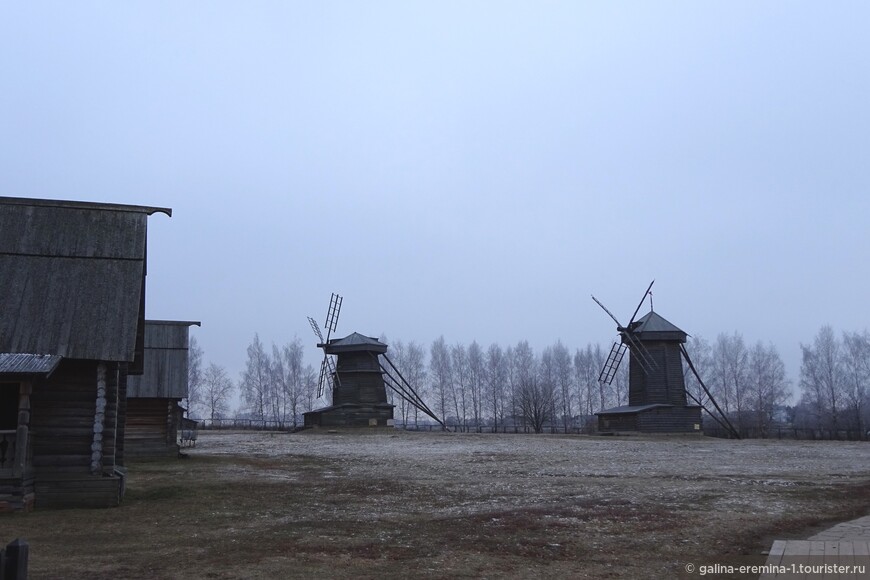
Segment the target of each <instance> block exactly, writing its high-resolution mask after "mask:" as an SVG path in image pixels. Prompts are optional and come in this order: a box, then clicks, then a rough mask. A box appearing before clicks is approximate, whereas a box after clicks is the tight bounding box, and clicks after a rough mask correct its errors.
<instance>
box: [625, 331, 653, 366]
mask: <svg viewBox="0 0 870 580" xmlns="http://www.w3.org/2000/svg"><path fill="white" fill-rule="evenodd" d="M621 334H622V336H623V337H625V340H626V342H628V345H629V349H631V354H632V356H633V357H634V358H635V359H636V360H637V362H639V363H640V368H641V369H643V372H644V373H645V374H650V373H651V372H653V371H654V370H655V369H657V368H658V364H656V361H655V359H654V358H653V357H652V355H651V354H650V353H649V350H647V348H646V347H645V346H644V345H643V343H641V341H639V340H638V339H637V338H635V336H634V335H633V334H632V333H631V332H629V331H627V332H623V333H621Z"/></svg>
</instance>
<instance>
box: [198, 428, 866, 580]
mask: <svg viewBox="0 0 870 580" xmlns="http://www.w3.org/2000/svg"><path fill="white" fill-rule="evenodd" d="M192 453H193V454H194V455H204V456H205V455H207V456H212V457H226V458H227V462H226V464H225V465H224V466H223V467H222V468H221V470H222V471H221V473H222V475H221V477H225V478H227V479H228V480H237V479H244V480H250V479H261V480H264V481H265V480H272V481H284V482H287V483H288V484H289V485H290V486H291V489H292V486H293V485H294V484H297V485H298V486H299V489H300V493H305V494H307V495H306V497H307V498H308V501H307V503H306V509H307V511H308V513H307V515H306V517H315V518H317V519H318V520H319V521H321V522H323V525H322V526H321V528H322V529H321V532H322V533H320V534H319V538H320V541H322V542H324V543H325V544H330V543H335V542H338V543H341V542H342V541H344V540H342V538H343V534H342V533H341V532H337V533H333V531H335V530H338V529H340V528H341V527H342V526H343V523H344V522H347V521H348V520H352V521H362V522H370V523H371V525H372V526H373V527H377V528H379V530H380V531H378V532H377V533H375V531H374V529H373V535H372V540H373V541H374V542H376V543H381V544H383V547H384V549H385V550H386V549H387V548H388V547H389V546H390V545H393V546H396V545H398V546H409V547H413V548H414V549H420V547H421V546H424V545H426V546H432V545H438V544H439V543H441V542H444V541H445V537H447V538H454V539H455V540H456V541H458V542H459V545H456V546H453V547H451V548H450V549H447V548H443V549H444V550H446V553H444V554H442V557H432V558H423V559H422V560H421V561H425V562H426V564H425V565H423V568H425V569H427V570H429V569H431V570H430V571H431V572H434V571H435V570H438V569H441V568H439V567H444V569H443V570H442V571H449V572H450V573H451V574H453V573H456V574H460V575H462V574H465V573H470V574H471V575H476V574H478V573H480V574H483V575H486V574H487V573H488V572H487V571H488V570H490V571H492V570H500V571H501V572H506V571H508V570H514V569H516V570H522V569H526V568H524V567H525V566H528V565H530V564H529V562H535V561H539V564H543V563H544V562H546V566H547V567H548V568H549V569H550V571H551V572H552V573H554V574H569V575H572V574H573V575H580V576H583V575H584V574H587V573H590V574H591V572H592V571H595V574H591V576H590V577H596V574H605V573H606V574H612V575H615V576H623V575H625V576H632V575H634V574H638V573H642V574H646V575H647V576H651V577H659V575H661V577H665V576H667V575H668V574H670V573H672V572H673V571H675V570H679V563H680V562H688V561H689V560H692V559H694V560H695V561H697V559H698V558H706V559H707V560H709V561H710V562H715V561H721V559H722V558H731V559H733V558H735V557H741V556H740V555H752V554H754V555H755V557H756V558H755V560H753V561H756V560H758V559H759V558H762V559H763V557H762V556H761V552H762V550H763V549H764V548H765V547H769V542H770V541H771V540H772V539H773V538H776V537H800V536H801V534H802V533H804V532H808V531H809V530H811V529H812V528H813V527H817V526H823V525H827V524H828V523H830V522H833V521H837V520H838V519H848V518H851V517H857V516H858V515H864V513H867V512H870V502H868V500H870V444H868V443H862V442H830V441H828V442H810V441H776V440H748V441H729V440H721V439H710V438H703V439H699V438H694V437H665V438H654V437H586V436H561V435H560V436H548V435H510V434H502V435H499V434H453V433H406V432H383V431H381V432H377V433H372V432H366V431H355V432H341V433H329V432H326V431H320V432H302V433H297V434H282V433H225V432H204V433H201V434H200V440H199V443H198V445H197V447H196V449H195V450H193V451H192ZM235 457H250V458H255V459H256V460H257V461H256V462H248V463H244V464H242V465H240V464H238V463H236V462H234V461H232V458H235ZM302 460H304V461H305V465H306V467H305V469H303V470H298V469H295V468H294V464H295V463H297V462H299V461H302ZM302 490H305V491H304V492H303V491H302ZM290 520H292V518H290ZM330 521H333V522H335V524H334V526H333V528H334V530H331V527H330V524H329V522H330ZM378 524H380V525H378ZM380 528H386V529H392V530H393V532H395V530H401V532H395V533H393V532H389V533H387V532H384V531H383V530H382V529H380ZM427 528H429V529H437V530H439V531H435V532H431V533H430V532H428V531H426V529H427ZM451 528H453V529H455V532H454V533H449V532H445V531H444V530H445V529H447V530H449V529H451ZM385 533H386V535H384V534H385ZM378 534H380V535H378ZM345 539H346V538H345ZM447 543H448V544H449V543H450V541H447ZM463 544H464V546H463ZM475 545H477V546H478V547H479V548H480V549H479V550H477V551H475V549H474V546H475ZM466 548H467V549H466ZM500 551H501V552H502V553H501V554H499V552H500ZM581 556H582V558H581ZM717 558H718V559H719V560H716V559H717ZM579 559H583V561H584V563H583V564H582V566H581V565H580V563H579ZM430 560H431V561H430ZM501 564H503V566H502V565H501ZM647 566H651V568H649V569H648V570H647V568H646V567H647ZM448 575H449V574H448ZM519 576H523V574H519Z"/></svg>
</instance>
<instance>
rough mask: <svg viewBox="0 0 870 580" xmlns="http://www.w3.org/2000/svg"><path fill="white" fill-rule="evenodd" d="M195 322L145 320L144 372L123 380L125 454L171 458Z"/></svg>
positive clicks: (176, 448) (175, 452) (185, 391)
mask: <svg viewBox="0 0 870 580" xmlns="http://www.w3.org/2000/svg"><path fill="white" fill-rule="evenodd" d="M192 325H196V326H200V323H199V322H193V321H180V320H146V321H145V370H144V372H143V373H142V375H141V376H136V377H130V378H129V380H128V382H127V427H126V429H125V433H124V451H125V453H126V455H127V457H128V458H134V457H135V458H137V459H149V458H158V457H167V456H170V457H176V456H178V452H179V445H178V430H179V427H180V425H181V418H182V414H183V409H182V407H181V400H182V399H186V398H187V395H188V382H187V378H188V374H187V371H188V347H189V345H190V339H189V329H190V327H191V326H192Z"/></svg>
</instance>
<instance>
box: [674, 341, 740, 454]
mask: <svg viewBox="0 0 870 580" xmlns="http://www.w3.org/2000/svg"><path fill="white" fill-rule="evenodd" d="M680 350H681V351H682V352H683V357H684V358H685V359H686V362H687V363H688V364H689V368H690V369H691V370H692V373H693V374H694V375H695V378H696V379H698V383H699V384H700V385H701V388H702V389H704V392H705V393H707V396H708V397H709V398H710V402H711V403H713V406H714V407H716V410H717V411H718V412H719V415H720V416H721V417H722V419H723V420H724V421H725V422H726V423H727V424H728V427H727V429H728V431H729V432H730V433H731V434H732V435H734V437H735V438H736V439H740V433H739V432H738V431H737V429H735V428H734V425H732V424H731V421H729V420H728V416H727V415H725V413H724V412H722V409H721V408H720V407H719V403H717V402H716V399H715V397H713V394H712V393H711V392H710V390H709V389H708V388H707V385H705V384H704V380H703V379H701V375H700V374H699V373H698V370H697V369H696V368H695V365H694V364H693V363H692V359H691V357H689V352H688V351H687V350H686V347H685V346H683V345H682V344H681V345H680ZM686 392H688V391H686ZM708 413H709V411H708ZM710 416H711V417H712V416H713V415H712V413H711V414H710ZM720 424H721V423H720Z"/></svg>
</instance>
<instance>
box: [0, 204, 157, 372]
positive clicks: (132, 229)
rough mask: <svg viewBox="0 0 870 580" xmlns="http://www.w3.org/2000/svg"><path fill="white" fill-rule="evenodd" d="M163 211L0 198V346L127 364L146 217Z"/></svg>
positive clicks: (139, 301) (140, 289) (135, 341)
mask: <svg viewBox="0 0 870 580" xmlns="http://www.w3.org/2000/svg"><path fill="white" fill-rule="evenodd" d="M171 211H172V210H170V209H167V208H156V207H146V206H135V205H119V204H104V203H88V202H73V201H54V200H43V199H25V198H14V197H12V198H10V197H0V232H3V234H2V236H0V352H6V353H37V354H52V355H59V356H63V357H65V358H75V359H89V360H107V361H127V362H133V361H134V359H135V358H136V351H137V350H140V351H141V348H142V338H143V337H142V332H144V328H140V326H141V325H140V321H142V320H144V313H145V296H144V290H145V252H146V250H145V248H146V237H147V225H148V224H147V222H148V216H149V215H152V214H153V213H155V212H163V213H166V214H167V215H171ZM137 346H138V347H139V348H138V349H137Z"/></svg>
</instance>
